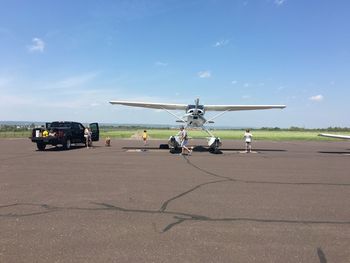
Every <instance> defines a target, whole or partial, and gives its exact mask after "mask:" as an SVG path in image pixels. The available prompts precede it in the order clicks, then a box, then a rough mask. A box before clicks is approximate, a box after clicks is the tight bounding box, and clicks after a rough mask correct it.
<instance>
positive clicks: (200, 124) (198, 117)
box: [109, 98, 286, 152]
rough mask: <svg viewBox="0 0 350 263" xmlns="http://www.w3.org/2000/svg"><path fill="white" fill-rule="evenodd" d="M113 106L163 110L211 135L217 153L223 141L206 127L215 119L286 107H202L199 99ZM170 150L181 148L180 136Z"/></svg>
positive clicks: (114, 102) (130, 102)
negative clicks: (212, 113)
mask: <svg viewBox="0 0 350 263" xmlns="http://www.w3.org/2000/svg"><path fill="white" fill-rule="evenodd" d="M109 103H111V104H120V105H125V106H131V107H143V108H151V109H162V110H165V111H166V112H168V113H169V114H171V115H173V116H174V117H175V118H176V119H177V120H176V122H180V123H183V124H184V127H185V128H201V129H202V130H204V131H205V132H207V133H208V134H209V136H210V137H209V138H208V146H209V149H210V150H212V151H215V152H216V151H217V150H218V148H219V147H220V146H221V144H222V143H221V140H220V138H219V137H215V136H214V135H213V134H212V133H211V132H210V131H209V129H208V128H207V127H206V126H205V125H206V124H211V123H214V121H213V120H214V119H216V118H218V117H220V116H221V115H223V114H224V113H226V112H229V111H242V110H266V109H283V108H285V107H286V106H285V105H200V104H199V99H198V98H197V99H196V100H195V104H189V105H187V104H170V103H154V102H136V101H119V100H113V101H110V102H109ZM170 110H184V111H185V114H184V115H183V116H181V117H180V116H178V115H176V114H174V113H173V112H171V111H170ZM207 111H220V113H219V114H217V115H215V116H214V117H212V118H210V119H206V118H204V114H205V112H207ZM168 144H169V148H170V150H171V151H173V150H176V149H177V148H179V147H180V140H179V138H178V136H171V137H170V138H169V141H168Z"/></svg>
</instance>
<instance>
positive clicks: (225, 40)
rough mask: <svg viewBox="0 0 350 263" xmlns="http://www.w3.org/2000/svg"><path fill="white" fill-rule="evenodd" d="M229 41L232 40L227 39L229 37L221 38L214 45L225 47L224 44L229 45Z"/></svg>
mask: <svg viewBox="0 0 350 263" xmlns="http://www.w3.org/2000/svg"><path fill="white" fill-rule="evenodd" d="M229 42H230V41H229V40H227V39H224V40H220V41H217V42H216V43H215V44H214V47H223V46H226V45H228V43H229Z"/></svg>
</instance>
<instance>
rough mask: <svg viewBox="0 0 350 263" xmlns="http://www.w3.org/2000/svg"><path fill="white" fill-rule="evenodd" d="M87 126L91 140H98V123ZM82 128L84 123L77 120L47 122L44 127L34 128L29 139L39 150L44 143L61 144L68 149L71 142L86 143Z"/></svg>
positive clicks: (41, 149)
mask: <svg viewBox="0 0 350 263" xmlns="http://www.w3.org/2000/svg"><path fill="white" fill-rule="evenodd" d="M89 127H90V130H91V140H92V141H98V140H99V137H100V131H99V127H98V123H90V124H89ZM84 130H85V127H84V125H83V124H81V123H79V122H73V121H54V122H47V123H46V126H45V127H41V128H34V129H33V131H32V136H31V137H29V139H31V141H32V142H34V143H36V146H37V147H38V150H39V151H43V150H45V148H46V145H53V146H57V145H62V146H63V148H64V149H66V150H68V149H70V148H71V145H72V143H74V144H75V143H84V144H86V139H85V137H84Z"/></svg>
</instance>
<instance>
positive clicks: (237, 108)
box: [204, 105, 286, 111]
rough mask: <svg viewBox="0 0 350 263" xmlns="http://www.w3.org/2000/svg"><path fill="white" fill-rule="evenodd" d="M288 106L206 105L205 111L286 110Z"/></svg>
mask: <svg viewBox="0 0 350 263" xmlns="http://www.w3.org/2000/svg"><path fill="white" fill-rule="evenodd" d="M285 107H286V105H204V109H205V111H241V110H267V109H284V108H285Z"/></svg>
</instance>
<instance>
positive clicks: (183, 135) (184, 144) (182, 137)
mask: <svg viewBox="0 0 350 263" xmlns="http://www.w3.org/2000/svg"><path fill="white" fill-rule="evenodd" d="M178 135H179V136H180V141H181V154H183V155H184V154H189V155H191V153H192V150H190V149H188V148H187V143H188V136H187V131H186V130H185V128H184V127H183V126H181V127H180V132H179V134H178Z"/></svg>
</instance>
